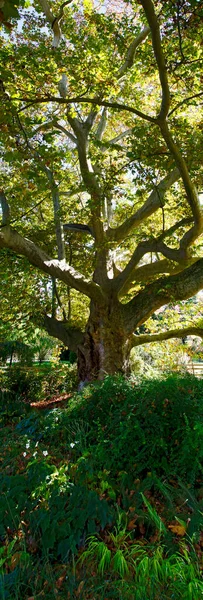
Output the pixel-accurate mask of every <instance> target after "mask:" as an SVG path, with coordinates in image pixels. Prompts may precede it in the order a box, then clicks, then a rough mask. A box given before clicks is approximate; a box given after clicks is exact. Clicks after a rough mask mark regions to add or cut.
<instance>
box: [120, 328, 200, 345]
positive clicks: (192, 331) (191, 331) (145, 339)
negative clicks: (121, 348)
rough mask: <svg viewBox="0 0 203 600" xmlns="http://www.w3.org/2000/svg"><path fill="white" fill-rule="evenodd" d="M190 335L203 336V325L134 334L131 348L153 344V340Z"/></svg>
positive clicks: (160, 340)
mask: <svg viewBox="0 0 203 600" xmlns="http://www.w3.org/2000/svg"><path fill="white" fill-rule="evenodd" d="M188 335H196V336H197V337H201V338H203V327H198V326H197V327H195V326H191V327H185V328H184V327H183V328H182V329H171V330H170V331H162V332H160V333H152V334H146V335H145V334H143V335H134V336H133V338H132V341H131V348H135V347H136V346H141V345H142V344H151V343H152V342H164V341H165V340H171V339H172V338H184V337H187V336H188Z"/></svg>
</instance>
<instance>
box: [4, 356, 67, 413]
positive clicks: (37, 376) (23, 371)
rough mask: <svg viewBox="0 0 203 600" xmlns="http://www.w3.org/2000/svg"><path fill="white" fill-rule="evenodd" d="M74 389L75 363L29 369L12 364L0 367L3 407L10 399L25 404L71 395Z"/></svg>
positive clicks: (45, 365)
mask: <svg viewBox="0 0 203 600" xmlns="http://www.w3.org/2000/svg"><path fill="white" fill-rule="evenodd" d="M76 388H77V368H76V364H70V363H66V364H64V363H63V364H61V363H58V362H56V363H54V362H47V363H46V362H44V363H42V364H34V365H32V366H30V367H27V366H23V365H22V364H20V363H15V364H13V365H12V366H11V367H7V368H6V369H2V368H0V389H2V390H3V392H4V404H5V403H6V404H7V400H8V404H9V405H10V403H11V401H12V400H13V402H14V404H16V401H17V402H18V404H19V402H20V401H21V402H22V401H23V402H24V403H29V402H36V401H39V400H43V399H44V398H46V399H47V398H50V397H51V396H54V395H55V394H62V393H65V392H67V391H68V392H70V391H72V390H74V389H76Z"/></svg>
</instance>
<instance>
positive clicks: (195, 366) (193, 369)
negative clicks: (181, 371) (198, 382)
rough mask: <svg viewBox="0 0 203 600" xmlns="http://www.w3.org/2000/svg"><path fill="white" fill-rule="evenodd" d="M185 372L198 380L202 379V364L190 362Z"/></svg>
mask: <svg viewBox="0 0 203 600" xmlns="http://www.w3.org/2000/svg"><path fill="white" fill-rule="evenodd" d="M187 370H188V371H189V373H191V375H195V377H198V379H201V378H203V362H191V363H189V364H188V367H187Z"/></svg>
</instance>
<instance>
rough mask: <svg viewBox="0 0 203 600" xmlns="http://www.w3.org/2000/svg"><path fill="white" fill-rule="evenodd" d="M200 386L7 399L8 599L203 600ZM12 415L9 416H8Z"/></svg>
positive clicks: (4, 506)
mask: <svg viewBox="0 0 203 600" xmlns="http://www.w3.org/2000/svg"><path fill="white" fill-rule="evenodd" d="M202 392H203V383H202V381H201V380H197V379H195V378H194V377H186V378H180V377H174V376H169V377H167V378H166V379H164V378H163V379H162V380H161V381H160V382H159V381H157V380H156V381H153V380H150V381H147V380H144V381H143V382H142V384H140V385H137V386H134V387H132V385H131V384H130V382H128V381H125V380H123V379H122V378H120V377H116V378H106V379H105V381H104V382H103V383H99V384H95V385H92V386H88V387H87V388H85V389H84V390H83V393H80V394H77V393H74V394H73V397H72V399H71V400H69V402H68V404H67V406H66V407H65V408H57V409H56V408H54V409H53V410H49V411H43V413H42V412H38V411H35V410H33V409H32V410H31V409H30V408H29V406H28V405H27V404H24V405H23V404H22V401H20V402H19V401H18V400H17V399H16V402H14V396H13V394H12V397H11V400H12V401H9V391H8V390H7V396H6V403H5V393H4V396H3V397H2V400H3V401H4V404H2V410H1V413H0V422H1V423H2V429H1V432H0V443H1V476H0V485H1V490H2V495H1V499H0V536H1V549H0V573H1V575H0V599H1V600H7V599H8V600H25V599H26V600H28V599H29V600H31V599H32V600H38V598H39V600H40V599H41V598H44V599H45V600H48V599H50V600H52V598H53V599H55V598H57V599H58V598H59V599H60V598H61V599H62V600H65V599H68V598H71V599H72V598H73V599H75V598H76V599H77V598H80V599H81V600H85V599H87V600H88V599H89V600H97V599H98V600H99V599H103V600H105V599H107V598H109V599H111V600H112V599H113V598H115V599H117V600H119V599H120V598H121V599H123V600H168V599H169V598H170V599H174V600H179V599H183V600H184V599H185V600H200V599H201V598H203V582H202V578H201V574H202V572H201V568H202V550H203V534H202V529H203V528H202V525H203V488H202V458H203V444H202V433H203V421H202V416H203V402H202ZM5 404H6V405H5Z"/></svg>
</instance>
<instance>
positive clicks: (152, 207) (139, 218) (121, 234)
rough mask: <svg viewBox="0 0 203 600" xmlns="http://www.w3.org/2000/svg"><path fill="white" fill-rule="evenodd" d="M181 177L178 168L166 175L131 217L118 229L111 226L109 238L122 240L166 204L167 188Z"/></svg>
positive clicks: (116, 240)
mask: <svg viewBox="0 0 203 600" xmlns="http://www.w3.org/2000/svg"><path fill="white" fill-rule="evenodd" d="M179 178H180V173H179V171H178V169H174V170H173V171H172V172H171V173H169V175H166V177H164V179H162V181H160V183H159V184H158V185H157V186H156V189H154V190H153V191H152V192H151V194H150V196H149V198H148V199H147V200H146V202H144V204H143V205H142V206H141V208H139V209H138V210H137V211H136V212H135V213H134V214H133V215H132V216H131V217H129V218H128V219H126V221H124V223H122V225H119V227H117V228H116V229H111V228H109V229H108V231H107V238H108V240H109V241H114V242H118V243H119V242H121V241H122V240H124V239H125V238H126V237H127V236H128V235H129V233H130V232H131V231H132V230H134V229H135V228H136V227H138V225H140V223H142V222H143V221H144V220H145V219H147V217H150V216H151V215H152V214H153V213H154V212H156V211H157V209H158V208H161V207H163V206H164V196H165V193H166V192H167V190H168V189H169V188H170V187H171V186H172V185H173V184H174V183H175V182H176V181H178V179H179Z"/></svg>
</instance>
